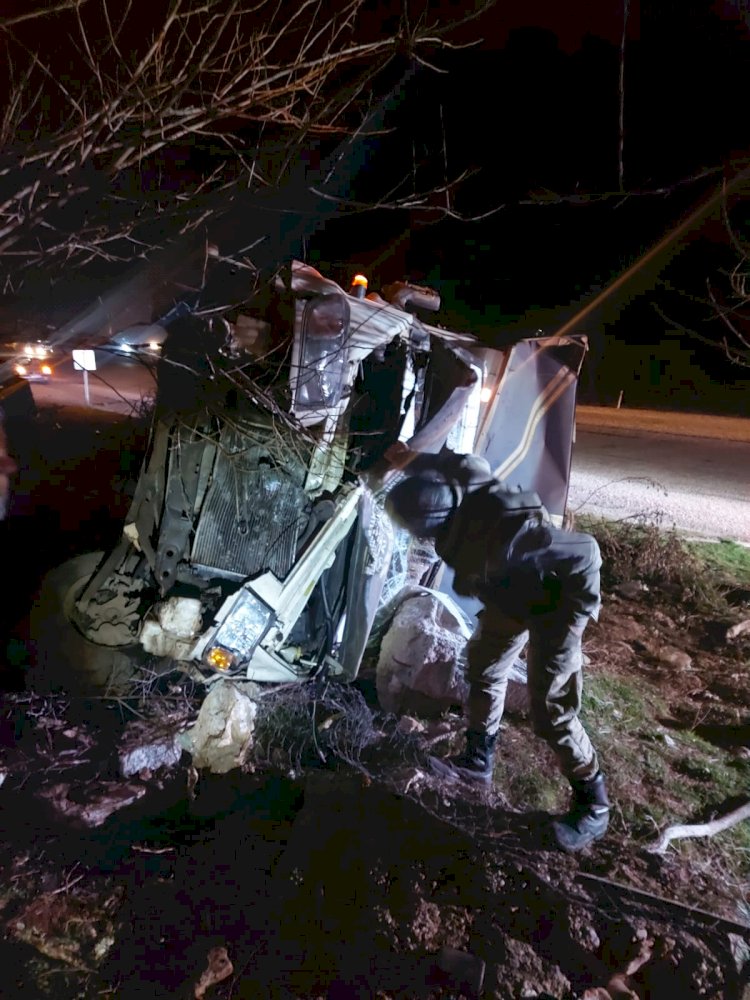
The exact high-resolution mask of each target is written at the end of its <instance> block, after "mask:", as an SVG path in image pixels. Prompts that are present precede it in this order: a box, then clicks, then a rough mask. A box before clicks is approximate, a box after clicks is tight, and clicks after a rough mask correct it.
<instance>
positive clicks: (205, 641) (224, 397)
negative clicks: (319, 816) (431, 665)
mask: <svg viewBox="0 0 750 1000" xmlns="http://www.w3.org/2000/svg"><path fill="white" fill-rule="evenodd" d="M353 287H354V286H353ZM383 295H384V296H385V297H381V296H380V295H373V294H371V295H368V296H367V297H359V296H358V295H357V294H354V293H351V294H350V293H348V292H345V291H344V290H342V289H341V288H340V287H339V286H338V285H336V284H335V283H333V282H331V281H329V280H327V279H325V278H323V277H322V276H321V275H320V274H319V273H318V272H317V271H315V270H314V269H313V268H311V267H309V266H306V265H303V264H299V263H297V262H295V263H294V264H293V265H292V267H291V269H290V270H288V271H287V273H286V275H284V274H280V275H279V276H277V277H276V279H275V281H274V282H273V283H272V286H269V288H268V290H267V292H266V294H263V295H259V296H256V297H255V298H254V299H253V300H251V305H250V307H249V308H248V307H247V306H246V307H244V311H243V312H238V311H237V310H235V311H234V312H229V311H227V312H225V313H224V314H223V315H214V316H213V317H212V318H211V319H210V320H207V319H203V318H198V317H197V316H195V315H183V316H182V317H180V316H178V317H177V318H176V319H174V318H173V320H172V321H171V322H170V323H169V327H168V335H167V337H166V339H165V341H164V344H163V348H162V351H161V357H160V360H159V369H158V392H157V400H156V412H155V419H154V427H153V431H152V435H151V440H150V444H149V449H148V453H147V456H146V459H145V462H144V465H143V469H142V471H141V474H140V478H139V480H138V483H137V487H136V491H135V495H134V498H133V502H132V505H131V509H130V512H129V514H128V516H127V518H126V523H125V526H124V531H123V535H122V538H121V541H120V543H119V544H118V546H117V547H116V548H115V550H114V551H112V552H111V553H109V554H107V555H106V556H104V557H103V558H102V559H101V561H99V562H98V565H96V568H94V564H93V562H92V560H91V557H89V561H88V562H85V563H80V562H79V564H78V568H77V571H74V572H70V573H67V575H66V573H65V569H64V567H63V572H62V575H60V573H59V571H55V573H58V577H57V579H56V581H53V588H54V587H56V588H57V591H58V592H57V593H56V594H54V595H51V594H50V591H49V587H48V588H47V593H46V596H45V592H44V591H43V593H42V595H41V597H40V600H39V602H38V604H37V608H36V611H35V621H33V622H32V629H33V634H34V638H35V640H36V645H37V658H38V662H39V663H40V665H41V666H43V667H44V666H48V665H50V664H52V662H53V661H54V662H55V663H56V664H60V663H62V664H63V665H65V664H66V661H67V666H68V668H69V669H70V670H71V671H76V670H78V671H81V670H83V671H84V672H86V671H88V672H89V674H90V678H89V679H90V680H92V681H96V682H98V683H102V682H104V681H105V678H106V679H107V680H108V681H110V682H111V681H112V677H113V673H114V675H116V676H115V684H117V683H118V682H119V681H123V680H125V679H126V678H127V676H128V674H129V673H132V670H133V669H134V668H136V667H137V666H138V664H144V663H150V664H151V665H154V664H156V663H161V664H169V665H175V664H182V665H183V666H185V667H186V668H189V669H195V668H197V669H199V670H201V671H202V674H203V676H209V677H210V676H211V675H217V674H218V675H225V676H238V675H239V676H243V677H247V678H250V679H253V680H256V681H271V682H280V681H290V680H304V679H306V678H309V677H312V676H315V675H317V674H319V673H320V672H321V671H325V672H326V673H327V675H329V676H338V677H339V678H341V679H343V680H351V679H353V678H354V677H356V675H357V672H358V670H359V666H360V662H361V660H362V656H363V652H364V649H365V645H366V642H367V639H368V636H369V633H370V630H371V627H372V623H373V620H374V618H375V615H376V612H377V610H378V607H379V605H380V604H381V603H382V601H383V597H384V583H385V581H386V578H387V577H388V574H389V571H391V570H390V567H391V553H392V547H393V538H394V533H393V528H392V526H391V524H390V522H389V520H388V518H387V517H386V516H385V514H384V512H383V506H382V501H383V499H384V495H385V492H386V491H387V489H388V485H389V476H388V474H386V475H385V476H383V473H384V472H386V470H387V462H386V461H385V460H384V453H385V452H386V450H387V449H388V448H389V447H390V446H391V445H392V444H394V443H395V442H396V441H405V442H407V443H408V445H409V447H410V448H412V449H414V450H417V451H428V452H434V451H438V450H439V449H440V448H441V447H443V446H444V445H446V444H448V446H450V447H452V448H454V449H455V450H457V451H476V452H478V453H479V454H483V455H485V457H487V458H488V460H489V461H490V463H491V465H492V467H493V469H496V470H498V472H499V473H500V474H501V475H503V476H505V477H506V478H507V479H508V481H509V483H511V484H515V483H522V484H523V485H524V486H525V487H528V488H535V489H537V490H538V491H539V492H540V494H541V495H542V497H543V499H544V500H545V502H546V504H547V506H548V509H549V510H550V512H551V514H552V515H553V516H554V517H556V518H557V519H558V520H559V519H561V518H562V515H563V512H564V509H565V500H566V496H567V486H568V476H569V469H570V457H571V443H572V430H573V420H574V407H575V388H576V381H577V373H578V371H579V369H580V364H581V361H582V359H583V356H584V352H585V348H586V343H585V338H582V337H570V338H564V339H559V338H537V339H533V340H524V341H520V342H518V343H516V344H514V345H513V346H512V347H509V348H507V349H504V350H495V349H491V348H488V347H486V346H483V345H482V344H480V343H479V342H478V340H477V339H476V338H474V337H471V336H468V335H465V334H457V333H451V332H449V331H446V330H443V329H439V328H437V327H434V326H431V325H429V324H427V323H426V322H424V321H423V320H422V319H420V318H418V317H417V315H415V313H414V312H412V311H410V310H411V309H420V310H434V309H435V308H437V307H438V306H439V298H438V296H437V295H436V293H434V292H432V291H430V290H428V289H420V288H417V287H415V286H409V285H405V284H403V283H397V284H396V285H394V286H390V287H389V289H385V290H384V291H383ZM388 300H390V301H388ZM393 481H394V480H393V477H392V475H391V476H390V484H392V482H393ZM74 562H75V561H74ZM92 569H93V570H94V571H93V573H92V572H91V571H92ZM391 572H393V571H391ZM55 573H53V574H52V576H53V577H54V576H55ZM433 576H434V574H433ZM400 582H403V583H406V582H407V581H406V580H405V579H403V580H402V581H400ZM411 582H412V583H413V582H415V581H411ZM416 582H419V581H416ZM431 582H433V581H432V580H431ZM446 586H449V584H446ZM60 588H62V589H63V592H60ZM51 604H53V605H54V608H52V610H50V606H51ZM63 619H64V623H63ZM61 629H62V630H63V631H65V639H63V638H62V631H61ZM45 661H46V664H45ZM68 680H70V678H68ZM63 683H65V681H63Z"/></svg>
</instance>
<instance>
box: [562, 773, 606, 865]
mask: <svg viewBox="0 0 750 1000" xmlns="http://www.w3.org/2000/svg"><path fill="white" fill-rule="evenodd" d="M571 785H572V787H573V802H572V805H571V808H570V810H569V811H568V812H567V813H565V815H564V816H561V817H560V818H559V819H557V820H555V821H554V822H553V823H552V830H553V832H554V834H555V840H556V841H557V846H558V847H561V848H562V850H564V851H570V852H574V851H580V850H582V849H583V848H584V847H587V846H588V845H589V844H591V843H593V842H594V841H595V840H599V839H600V838H601V837H603V836H604V834H605V833H606V832H607V826H608V825H609V805H610V803H609V798H608V797H607V787H606V785H605V783H604V775H603V774H602V772H601V771H599V772H598V773H597V774H595V775H594V777H593V778H590V779H589V780H588V781H572V782H571Z"/></svg>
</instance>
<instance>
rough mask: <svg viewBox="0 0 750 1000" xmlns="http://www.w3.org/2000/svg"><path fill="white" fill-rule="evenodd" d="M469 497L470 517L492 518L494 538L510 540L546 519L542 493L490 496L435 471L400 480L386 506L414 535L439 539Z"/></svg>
mask: <svg viewBox="0 0 750 1000" xmlns="http://www.w3.org/2000/svg"><path fill="white" fill-rule="evenodd" d="M466 496H468V497H469V499H467V500H466V503H467V504H469V505H470V509H467V511H466V513H467V516H468V517H470V518H476V520H477V521H478V522H480V523H481V522H483V521H487V519H488V517H490V518H491V522H492V523H491V525H489V524H488V527H491V529H492V531H493V532H494V534H495V537H507V539H508V541H510V540H511V539H512V538H513V537H514V536H515V535H516V534H517V533H518V532H519V531H520V529H521V528H522V527H524V525H526V524H528V523H529V522H531V523H533V524H538V523H541V522H542V521H543V520H545V518H546V511H545V509H544V507H543V505H542V501H541V500H540V498H539V495H538V494H537V493H535V492H533V491H531V490H520V489H518V490H509V489H503V488H499V489H498V488H494V489H492V491H491V495H490V496H486V495H485V494H484V491H483V490H477V491H472V492H469V493H468V494H467V492H466V491H464V490H463V489H461V488H460V487H457V486H455V485H452V484H450V483H447V482H446V481H445V480H444V479H443V478H442V477H440V476H439V475H436V474H434V473H430V474H422V475H417V476H411V477H410V478H407V479H403V480H402V481H401V482H400V483H397V484H396V486H394V488H393V489H392V490H391V492H390V493H389V494H388V497H387V499H386V503H385V509H386V512H387V513H388V515H389V516H390V517H391V519H392V520H393V521H395V523H396V524H398V525H399V527H401V528H405V529H406V531H408V532H409V533H410V534H411V535H416V536H417V537H418V538H439V537H440V536H441V535H442V534H443V532H444V531H445V529H447V528H448V523H449V521H450V520H451V518H452V517H453V515H454V514H455V512H456V511H457V510H458V508H459V506H460V505H461V503H462V501H463V500H464V497H466ZM456 541H458V539H456Z"/></svg>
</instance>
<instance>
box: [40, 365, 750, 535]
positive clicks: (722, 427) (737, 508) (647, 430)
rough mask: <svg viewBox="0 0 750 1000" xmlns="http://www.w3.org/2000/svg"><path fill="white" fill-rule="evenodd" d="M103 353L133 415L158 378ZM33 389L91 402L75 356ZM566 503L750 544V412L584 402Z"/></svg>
mask: <svg viewBox="0 0 750 1000" xmlns="http://www.w3.org/2000/svg"><path fill="white" fill-rule="evenodd" d="M96 357H97V365H98V368H97V371H96V372H95V373H92V374H91V375H90V377H89V394H90V399H91V402H92V404H93V405H94V406H95V407H97V408H102V409H106V410H110V411H113V412H121V413H128V412H131V411H132V408H133V407H136V408H137V407H138V406H140V405H141V404H142V401H143V399H144V398H146V397H147V396H149V395H150V394H152V393H153V389H154V381H153V377H152V375H151V374H150V372H149V369H148V368H147V367H146V366H144V365H143V364H142V363H141V362H139V361H138V360H135V359H133V358H122V357H117V356H115V357H113V356H112V355H108V354H105V353H104V352H100V351H97V352H96ZM33 391H34V395H35V397H36V399H37V402H38V403H39V404H40V405H42V406H44V405H51V404H53V405H65V404H71V403H73V404H76V405H83V403H84V389H83V377H82V373H81V372H75V371H73V366H72V363H71V362H63V363H61V364H59V365H57V366H56V367H55V375H54V378H53V380H52V381H51V382H50V383H48V384H46V385H41V384H36V385H34V387H33ZM569 506H570V508H571V509H572V510H573V511H575V512H577V513H590V514H596V515H599V516H602V517H607V518H612V519H617V520H619V519H623V518H645V519H648V520H650V521H656V522H658V523H661V524H662V525H664V526H665V527H672V526H673V525H674V526H675V527H676V528H678V529H679V530H680V531H685V532H688V533H691V534H695V535H706V536H708V537H713V538H715V537H719V538H730V539H733V540H736V541H741V542H746V543H748V544H750V420H744V419H741V418H731V417H710V416H705V415H702V414H677V413H662V412H658V413H657V412H653V411H652V412H649V411H641V410H614V409H603V408H597V407H585V406H583V407H579V411H578V432H577V440H576V445H575V449H574V455H573V471H572V477H571V488H570V498H569Z"/></svg>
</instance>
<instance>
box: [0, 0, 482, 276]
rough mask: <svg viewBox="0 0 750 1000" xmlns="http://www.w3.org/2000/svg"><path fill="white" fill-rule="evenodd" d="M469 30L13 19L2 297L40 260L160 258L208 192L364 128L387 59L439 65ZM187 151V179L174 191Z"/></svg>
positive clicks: (407, 20)
mask: <svg viewBox="0 0 750 1000" xmlns="http://www.w3.org/2000/svg"><path fill="white" fill-rule="evenodd" d="M491 2H492V0H488V2H487V3H485V4H483V5H481V6H480V9H479V12H481V10H483V9H484V8H486V7H487V6H490V5H491ZM424 9H425V10H426V9H427V5H426V4H425V7H424ZM476 16H477V15H476V13H475V14H474V15H472V18H473V17H476ZM466 20H471V18H468V19H464V21H463V22H460V23H458V24H457V23H453V24H445V23H438V22H437V21H436V20H435V18H434V17H433V18H431V17H428V16H427V15H426V14H424V13H422V14H421V15H419V16H412V14H411V13H410V9H409V4H408V3H407V4H405V5H404V7H403V13H402V15H401V17H400V20H398V19H397V20H396V21H395V22H394V23H392V24H391V25H390V26H389V27H387V28H386V29H384V26H383V23H382V14H377V13H375V12H373V11H372V9H367V8H366V5H365V3H364V0H336V2H334V3H332V4H330V3H323V2H322V0H301V2H300V3H298V4H290V3H283V2H278V0H229V2H227V0H156V2H155V3H151V4H145V3H144V2H143V0H127V2H126V3H125V4H120V3H114V2H112V0H63V2H61V3H59V4H57V5H54V4H52V5H46V6H45V5H39V6H37V7H32V8H30V9H28V10H26V11H24V12H23V13H22V14H18V15H16V16H14V17H9V16H6V17H4V18H0V45H1V46H2V56H3V59H2V64H3V68H2V70H1V71H0V72H3V73H5V80H4V81H3V84H4V86H3V91H2V92H4V93H5V94H6V95H7V97H6V100H5V102H4V105H3V106H2V107H0V259H1V260H2V264H3V268H2V270H3V273H2V275H0V278H1V279H2V285H0V291H4V292H9V291H14V290H16V289H17V287H18V286H19V284H20V283H21V282H22V280H23V276H24V272H25V271H26V270H27V269H28V268H29V267H32V266H38V265H39V263H40V262H42V261H43V262H44V264H45V266H47V267H50V266H54V265H55V264H57V265H63V264H64V265H65V266H69V265H70V264H71V263H74V264H76V265H82V264H85V263H87V262H89V261H91V260H93V259H100V260H104V261H108V260H113V259H115V260H122V259H130V258H132V257H137V256H144V255H147V254H148V252H149V250H150V249H151V248H152V247H153V246H154V245H155V244H156V243H157V242H158V241H159V238H160V235H161V233H162V229H160V227H159V221H160V220H162V219H164V218H166V217H169V218H170V219H176V220H177V221H178V223H179V225H178V228H179V226H181V227H182V229H183V231H186V230H189V229H191V228H194V227H195V226H197V225H198V224H199V223H200V221H201V220H202V219H203V218H204V217H205V214H206V212H207V209H206V204H205V195H206V194H207V193H210V192H214V191H216V190H220V189H222V188H223V187H233V186H239V187H253V186H258V187H260V186H263V185H269V184H275V183H276V182H277V181H278V179H279V178H280V177H281V176H282V175H283V174H284V171H285V170H286V169H287V167H288V163H289V156H290V150H291V149H292V148H299V143H300V140H301V138H302V137H306V136H307V135H313V136H317V137H320V136H323V137H324V136H325V135H327V134H345V133H346V132H347V130H350V129H351V128H352V127H353V125H354V124H356V122H357V120H358V118H361V113H362V111H363V109H364V108H365V106H366V105H367V102H368V100H370V99H371V92H370V88H371V84H372V81H373V79H374V77H375V76H376V75H377V74H378V73H379V72H380V70H382V68H383V67H384V66H385V64H386V63H388V61H389V60H391V59H393V58H394V56H395V55H396V54H398V53H407V54H408V56H409V57H410V58H411V59H413V60H416V61H417V62H428V63H431V62H432V60H434V58H435V54H436V52H439V50H441V49H445V48H450V47H454V46H455V45H457V44H463V43H464V42H465V40H466V38H467V32H466V31H463V32H461V25H465V24H466ZM456 31H459V35H456ZM457 38H460V41H455V40H454V39H457ZM50 39H55V44H54V46H53V47H51V48H50V49H49V51H48V49H47V46H48V44H49V40H50ZM181 149H182V150H183V152H184V151H185V150H187V151H188V152H187V153H185V156H187V157H189V158H190V160H191V162H190V166H189V169H185V170H184V171H183V172H182V175H181V176H180V174H179V171H175V170H174V166H172V168H171V171H170V170H167V171H166V172H167V173H169V175H170V176H169V178H168V179H169V181H170V183H168V184H167V183H164V182H163V180H164V177H163V175H164V173H165V166H164V163H165V157H172V158H174V157H175V156H176V155H179V151H180V150H181ZM175 151H177V152H175ZM196 151H197V152H196ZM176 177H179V186H178V188H177V189H176V190H175V178H176Z"/></svg>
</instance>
